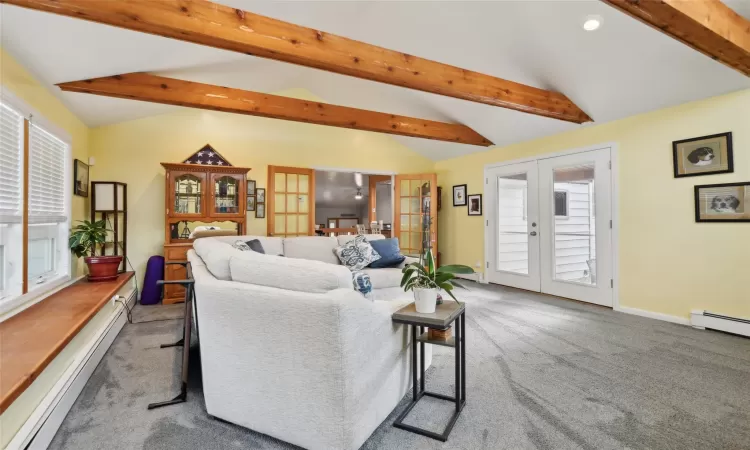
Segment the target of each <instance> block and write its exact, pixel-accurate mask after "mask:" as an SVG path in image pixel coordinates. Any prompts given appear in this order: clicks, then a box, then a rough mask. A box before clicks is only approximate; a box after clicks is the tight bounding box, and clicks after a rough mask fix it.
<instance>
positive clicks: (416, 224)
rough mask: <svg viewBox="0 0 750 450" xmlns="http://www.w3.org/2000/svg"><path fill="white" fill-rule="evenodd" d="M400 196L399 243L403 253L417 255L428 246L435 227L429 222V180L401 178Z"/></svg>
mask: <svg viewBox="0 0 750 450" xmlns="http://www.w3.org/2000/svg"><path fill="white" fill-rule="evenodd" d="M400 196H401V198H400V199H399V201H400V202H401V203H400V206H401V225H400V226H401V230H400V231H402V233H401V235H400V239H399V245H400V247H401V250H402V253H404V254H405V255H410V256H419V254H420V253H421V252H422V251H423V250H425V249H426V248H427V247H429V246H430V236H431V232H432V231H433V230H434V227H435V224H430V223H429V218H430V204H431V202H430V200H431V199H430V181H429V180H401V189H400Z"/></svg>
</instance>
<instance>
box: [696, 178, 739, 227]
mask: <svg viewBox="0 0 750 450" xmlns="http://www.w3.org/2000/svg"><path fill="white" fill-rule="evenodd" d="M695 221H696V222H750V181H746V182H743V183H725V184H704V185H701V186H695Z"/></svg>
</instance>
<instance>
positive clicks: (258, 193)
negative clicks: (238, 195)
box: [255, 188, 266, 205]
mask: <svg viewBox="0 0 750 450" xmlns="http://www.w3.org/2000/svg"><path fill="white" fill-rule="evenodd" d="M255 197H256V200H255V201H256V202H257V203H258V204H259V205H260V204H261V203H265V202H266V189H265V188H257V189H255Z"/></svg>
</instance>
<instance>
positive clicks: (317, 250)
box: [284, 236, 339, 265]
mask: <svg viewBox="0 0 750 450" xmlns="http://www.w3.org/2000/svg"><path fill="white" fill-rule="evenodd" d="M337 246H338V241H336V238H334V237H331V236H302V237H293V238H286V239H284V256H286V257H287V258H297V259H308V260H312V261H322V262H325V263H329V264H336V265H338V264H339V259H338V258H337V257H336V255H335V254H334V253H333V249H335V248H336V247H337Z"/></svg>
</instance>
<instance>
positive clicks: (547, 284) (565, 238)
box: [485, 148, 613, 306]
mask: <svg viewBox="0 0 750 450" xmlns="http://www.w3.org/2000/svg"><path fill="white" fill-rule="evenodd" d="M610 160H611V155H610V149H608V148H606V149H600V150H592V151H586V152H580V153H573V154H568V155H563V156H555V157H550V158H540V159H538V160H534V161H529V162H523V163H518V164H509V165H503V166H499V167H495V168H492V169H488V170H487V183H486V186H487V193H486V194H485V195H486V205H487V213H488V218H487V229H488V233H487V241H488V245H487V251H488V258H487V259H488V261H487V276H488V281H490V282H492V283H498V284H503V285H507V286H513V287H518V288H521V289H527V290H530V291H536V292H543V293H546V294H552V295H557V296H560V297H567V298H572V299H576V300H581V301H585V302H590V303H596V304H600V305H606V306H612V304H613V290H612V278H613V275H612V274H613V268H612V266H613V263H612V259H613V258H612V242H611V218H612V206H611V204H612V192H611V191H612V188H611V170H610Z"/></svg>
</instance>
